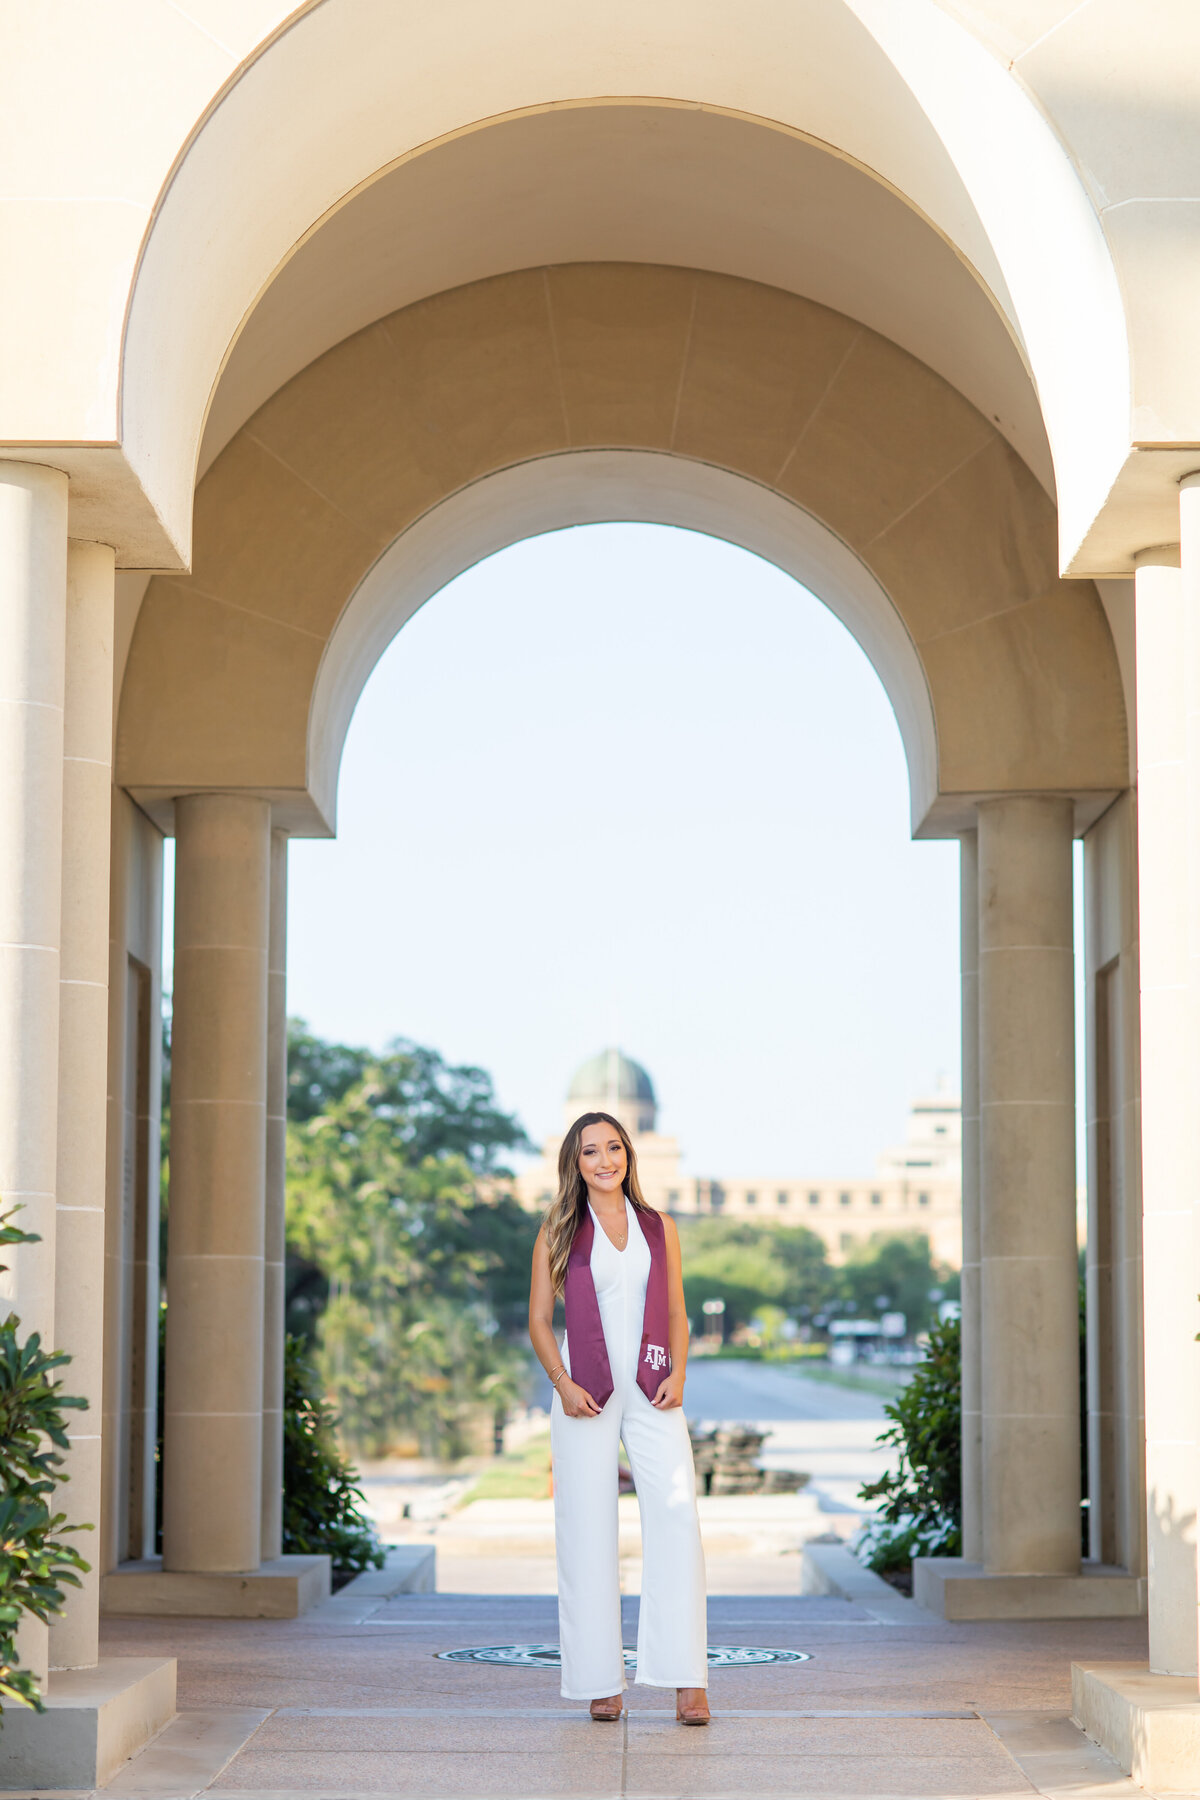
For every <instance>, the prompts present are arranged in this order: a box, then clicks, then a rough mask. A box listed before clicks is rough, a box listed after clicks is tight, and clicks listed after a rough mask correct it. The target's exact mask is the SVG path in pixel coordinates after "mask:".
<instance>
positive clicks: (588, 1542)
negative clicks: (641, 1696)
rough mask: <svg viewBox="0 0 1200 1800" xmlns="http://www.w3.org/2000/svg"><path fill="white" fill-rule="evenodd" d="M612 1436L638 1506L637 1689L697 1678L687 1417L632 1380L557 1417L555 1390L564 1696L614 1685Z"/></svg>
mask: <svg viewBox="0 0 1200 1800" xmlns="http://www.w3.org/2000/svg"><path fill="white" fill-rule="evenodd" d="M621 1442H623V1443H624V1445H625V1451H626V1454H627V1455H628V1457H629V1466H630V1468H631V1469H632V1471H633V1479H634V1484H635V1486H636V1488H637V1497H638V1506H639V1509H640V1511H641V1515H642V1598H641V1605H640V1607H639V1609H638V1639H637V1675H636V1677H635V1679H636V1680H637V1681H639V1682H641V1683H642V1684H643V1685H644V1686H647V1687H665V1688H673V1687H707V1686H708V1617H707V1604H706V1596H705V1585H704V1551H703V1549H702V1548H701V1544H700V1522H699V1519H698V1517H697V1514H696V1474H695V1469H694V1466H693V1463H692V1446H691V1442H690V1440H689V1438H688V1429H687V1420H686V1419H685V1417H684V1414H683V1411H682V1409H681V1408H680V1407H674V1408H673V1409H672V1410H671V1411H670V1412H659V1411H658V1410H657V1409H656V1408H655V1407H653V1406H651V1404H650V1402H649V1401H648V1400H647V1398H646V1396H645V1395H644V1394H643V1393H642V1390H641V1388H639V1387H638V1386H637V1384H636V1382H628V1383H625V1382H622V1383H621V1384H620V1385H619V1386H618V1388H617V1390H616V1391H615V1392H614V1393H613V1394H612V1395H610V1397H609V1400H608V1403H607V1405H606V1406H605V1407H604V1409H603V1411H602V1412H601V1413H600V1415H599V1417H598V1418H587V1419H569V1418H568V1417H567V1415H566V1413H565V1412H564V1411H563V1409H562V1405H561V1403H560V1401H559V1399H558V1396H557V1395H555V1397H554V1401H553V1404H552V1407H551V1413H550V1444H551V1451H552V1454H553V1458H554V1536H555V1545H556V1549H557V1552H558V1634H559V1642H560V1644H561V1646H562V1696H563V1699H564V1700H597V1699H599V1698H601V1696H603V1695H608V1694H620V1693H623V1692H624V1689H625V1658H624V1656H623V1654H622V1646H621V1589H620V1571H619V1566H618V1526H617V1450H618V1445H619V1444H620V1443H621Z"/></svg>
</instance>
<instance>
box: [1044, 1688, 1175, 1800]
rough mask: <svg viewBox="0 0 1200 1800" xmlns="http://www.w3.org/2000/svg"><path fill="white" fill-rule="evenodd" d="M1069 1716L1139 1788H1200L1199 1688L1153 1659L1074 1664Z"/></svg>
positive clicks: (1168, 1791)
mask: <svg viewBox="0 0 1200 1800" xmlns="http://www.w3.org/2000/svg"><path fill="white" fill-rule="evenodd" d="M1071 1715H1072V1717H1073V1718H1074V1720H1075V1723H1076V1724H1077V1725H1078V1726H1079V1728H1080V1730H1081V1731H1084V1732H1086V1733H1087V1735H1088V1737H1090V1738H1091V1739H1092V1741H1093V1742H1094V1743H1097V1744H1099V1746H1100V1748H1101V1749H1102V1750H1106V1751H1107V1752H1108V1754H1109V1755H1110V1756H1111V1757H1112V1758H1113V1760H1114V1761H1115V1762H1117V1763H1119V1764H1120V1766H1121V1767H1122V1768H1123V1769H1125V1770H1126V1771H1127V1772H1128V1774H1129V1775H1131V1776H1132V1778H1133V1780H1134V1781H1136V1782H1137V1783H1138V1785H1139V1787H1144V1788H1149V1789H1150V1790H1151V1792H1153V1793H1155V1794H1194V1793H1196V1792H1197V1790H1200V1688H1198V1687H1197V1682H1196V1677H1195V1676H1194V1675H1152V1674H1151V1673H1150V1665H1149V1663H1072V1664H1071Z"/></svg>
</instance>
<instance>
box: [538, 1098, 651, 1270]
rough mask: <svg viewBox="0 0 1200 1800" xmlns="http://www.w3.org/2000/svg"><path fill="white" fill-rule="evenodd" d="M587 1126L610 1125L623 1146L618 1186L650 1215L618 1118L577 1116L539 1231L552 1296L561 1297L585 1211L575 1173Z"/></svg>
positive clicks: (631, 1150)
mask: <svg viewBox="0 0 1200 1800" xmlns="http://www.w3.org/2000/svg"><path fill="white" fill-rule="evenodd" d="M589 1125H611V1126H612V1128H613V1130H614V1131H615V1132H616V1134H617V1136H618V1137H619V1138H620V1140H621V1142H622V1144H623V1145H624V1146H625V1179H624V1181H623V1182H622V1183H621V1186H622V1187H623V1188H624V1190H625V1197H626V1199H627V1200H629V1201H630V1202H631V1204H632V1205H634V1206H636V1207H637V1208H638V1209H639V1210H640V1211H641V1212H653V1210H654V1208H653V1207H652V1206H649V1205H647V1203H646V1200H645V1199H644V1197H643V1195H642V1189H641V1184H640V1183H639V1181H638V1172H637V1151H636V1150H635V1149H634V1147H633V1141H632V1139H631V1138H630V1136H629V1133H628V1132H627V1131H626V1129H625V1127H624V1126H623V1125H622V1123H621V1121H620V1119H614V1118H613V1116H612V1114H611V1113H606V1112H589V1113H581V1114H580V1116H579V1117H578V1118H577V1119H576V1121H575V1123H574V1124H573V1125H572V1126H571V1129H570V1130H569V1131H568V1132H567V1135H566V1137H565V1138H564V1139H563V1141H562V1148H561V1150H560V1151H559V1153H558V1192H557V1194H556V1195H555V1196H554V1198H553V1200H552V1201H551V1202H550V1204H549V1206H548V1207H547V1208H546V1218H545V1222H544V1227H543V1229H544V1230H545V1233H546V1249H547V1251H548V1252H549V1255H550V1280H551V1282H552V1284H553V1287H554V1292H555V1293H556V1294H561V1293H562V1290H563V1285H564V1283H565V1281H566V1279H567V1261H568V1258H569V1257H570V1254H571V1245H572V1244H573V1243H574V1242H575V1233H576V1231H578V1229H579V1221H580V1220H581V1219H582V1218H583V1216H584V1214H585V1213H586V1211H587V1182H586V1181H585V1180H584V1179H583V1176H582V1175H581V1174H580V1172H579V1153H580V1147H581V1139H582V1137H583V1134H584V1132H585V1131H586V1130H587V1127H588V1126H589Z"/></svg>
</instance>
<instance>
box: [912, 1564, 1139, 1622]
mask: <svg viewBox="0 0 1200 1800" xmlns="http://www.w3.org/2000/svg"><path fill="white" fill-rule="evenodd" d="M913 1599H914V1600H915V1601H916V1603H917V1605H918V1606H924V1607H926V1608H927V1609H928V1611H929V1612H931V1613H935V1614H936V1615H937V1616H938V1618H941V1619H952V1620H959V1621H967V1620H972V1619H1132V1618H1138V1617H1139V1616H1140V1615H1141V1614H1142V1613H1144V1612H1145V1610H1146V1582H1145V1579H1144V1577H1141V1576H1138V1575H1127V1574H1126V1573H1125V1571H1124V1570H1123V1569H1110V1568H1105V1567H1102V1566H1101V1565H1100V1564H1094V1565H1091V1566H1089V1565H1088V1564H1086V1563H1085V1565H1084V1568H1083V1570H1082V1571H1081V1573H1080V1574H1078V1575H989V1574H988V1572H987V1571H986V1569H984V1567H983V1565H982V1563H971V1562H966V1561H964V1559H963V1558H962V1557H960V1556H918V1557H915V1558H914V1560H913Z"/></svg>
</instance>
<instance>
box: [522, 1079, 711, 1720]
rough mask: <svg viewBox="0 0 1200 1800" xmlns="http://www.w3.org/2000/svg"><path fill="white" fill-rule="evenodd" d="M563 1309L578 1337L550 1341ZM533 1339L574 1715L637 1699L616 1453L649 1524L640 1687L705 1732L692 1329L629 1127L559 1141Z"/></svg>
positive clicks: (672, 1250)
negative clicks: (628, 1689)
mask: <svg viewBox="0 0 1200 1800" xmlns="http://www.w3.org/2000/svg"><path fill="white" fill-rule="evenodd" d="M560 1293H561V1294H563V1297H564V1301H565V1306H566V1315H567V1335H566V1338H565V1339H564V1341H563V1348H562V1355H561V1357H560V1355H559V1349H558V1343H557V1340H556V1339H555V1336H554V1302H555V1298H556V1296H557V1295H558V1294H560ZM529 1336H530V1339H531V1340H532V1343H533V1347H534V1349H535V1351H536V1352H537V1355H538V1359H539V1361H540V1362H541V1364H542V1367H543V1368H544V1369H545V1371H546V1373H547V1375H548V1376H549V1377H550V1380H551V1383H552V1384H553V1387H554V1399H553V1401H552V1403H551V1414H550V1445H551V1451H552V1454H553V1457H554V1519H555V1541H556V1547H557V1552H558V1622H559V1638H560V1640H561V1644H562V1695H563V1698H564V1700H589V1701H590V1702H591V1714H592V1717H593V1719H598V1720H599V1719H605V1720H611V1719H619V1718H620V1716H621V1705H622V1702H621V1695H622V1693H623V1692H624V1688H625V1658H624V1653H623V1650H622V1646H621V1593H620V1580H619V1572H618V1562H617V1543H618V1536H617V1446H618V1444H619V1443H621V1442H623V1443H624V1445H625V1450H626V1454H627V1455H628V1457H629V1464H630V1467H631V1469H632V1470H633V1479H634V1483H635V1485H636V1487H637V1496H638V1506H639V1508H640V1510H641V1515H642V1599H641V1606H640V1608H639V1612H638V1646H637V1677H636V1679H637V1680H638V1681H640V1682H642V1683H643V1684H644V1685H646V1686H649V1687H673V1688H674V1689H675V1690H676V1701H675V1716H676V1718H677V1719H679V1721H680V1722H681V1724H684V1725H707V1724H708V1720H709V1712H708V1700H707V1696H706V1692H705V1690H706V1688H707V1685H708V1650H707V1638H708V1624H707V1617H706V1606H705V1591H704V1553H703V1551H702V1550H701V1547H700V1523H699V1519H698V1518H697V1515H696V1476H695V1470H694V1469H693V1466H692V1447H691V1442H690V1440H689V1438H688V1429H687V1421H686V1419H685V1418H684V1416H683V1412H682V1410H681V1408H682V1406H683V1380H684V1373H685V1370H686V1367H687V1352H688V1325H687V1313H686V1311H685V1310H684V1301H683V1270H682V1264H681V1261H680V1254H679V1233H678V1232H677V1231H676V1229H675V1221H674V1220H673V1219H670V1218H666V1217H664V1216H663V1215H662V1214H660V1213H657V1212H655V1210H654V1208H653V1207H651V1206H648V1205H647V1204H646V1202H645V1200H644V1199H643V1198H642V1191H641V1189H640V1187H639V1186H638V1178H637V1158H636V1155H635V1153H634V1148H633V1145H632V1143H631V1142H630V1140H629V1135H628V1133H627V1132H626V1130H625V1128H624V1126H623V1125H621V1124H620V1123H619V1122H618V1121H617V1120H616V1119H614V1118H611V1117H610V1116H609V1114H608V1113H599V1112H591V1113H584V1115H583V1117H582V1118H579V1119H576V1121H575V1123H574V1125H572V1127H571V1129H570V1130H569V1131H568V1133H567V1135H566V1137H565V1138H564V1139H563V1145H562V1149H561V1151H560V1152H559V1157H558V1194H557V1196H556V1197H555V1199H554V1200H553V1201H552V1203H551V1204H550V1206H549V1207H548V1208H547V1211H546V1218H545V1222H544V1224H543V1226H542V1229H541V1230H540V1231H539V1233H538V1238H537V1243H536V1245H535V1246H534V1252H533V1281H532V1285H531V1289H530V1295H529Z"/></svg>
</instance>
